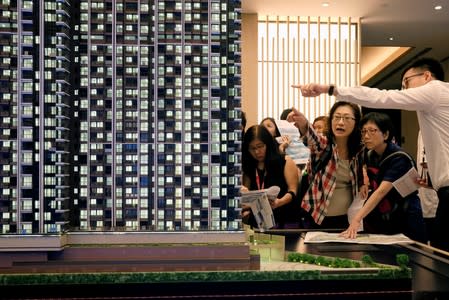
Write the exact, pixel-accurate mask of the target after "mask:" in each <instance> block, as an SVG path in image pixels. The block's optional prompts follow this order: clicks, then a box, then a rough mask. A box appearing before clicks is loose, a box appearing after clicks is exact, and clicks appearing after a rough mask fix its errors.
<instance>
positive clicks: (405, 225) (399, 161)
mask: <svg viewBox="0 0 449 300" xmlns="http://www.w3.org/2000/svg"><path fill="white" fill-rule="evenodd" d="M360 125H361V127H362V130H361V134H362V140H363V142H364V144H365V146H366V148H367V152H366V156H365V163H366V166H367V172H368V177H369V180H370V188H371V191H370V194H369V197H368V199H367V200H366V202H365V204H364V205H363V207H362V208H361V209H360V210H359V211H358V212H357V213H356V215H355V216H354V218H353V219H352V221H351V224H350V225H349V227H348V228H347V229H346V230H345V231H343V232H342V233H341V235H342V236H344V237H347V238H355V237H357V230H358V229H359V227H360V224H361V223H362V222H363V229H364V231H365V232H368V233H378V234H397V233H403V234H405V235H406V236H408V237H409V238H411V239H413V240H416V241H420V242H426V240H427V239H426V228H425V223H424V219H423V215H422V210H421V204H420V200H419V198H418V192H417V191H414V192H412V193H411V194H409V195H407V196H406V197H402V196H401V194H400V193H399V192H398V191H397V190H396V188H395V187H394V186H393V182H395V181H396V180H398V179H399V178H401V177H402V176H404V175H405V174H406V173H407V172H408V171H409V170H410V169H411V168H413V167H415V168H416V163H415V161H414V160H413V158H411V156H410V155H408V154H407V153H406V152H404V151H403V150H402V149H401V148H400V147H399V146H398V145H396V144H395V143H393V142H392V139H393V123H392V121H391V119H390V117H389V116H388V115H387V114H384V113H379V112H371V113H368V114H367V115H365V116H364V117H363V119H362V120H361V121H360Z"/></svg>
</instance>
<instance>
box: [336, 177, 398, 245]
mask: <svg viewBox="0 0 449 300" xmlns="http://www.w3.org/2000/svg"><path fill="white" fill-rule="evenodd" d="M392 188H393V184H392V183H391V182H389V181H382V182H381V183H380V185H379V187H378V188H377V189H376V190H375V191H374V192H373V193H372V194H371V196H370V197H369V198H368V200H366V203H365V205H363V207H362V208H361V209H360V210H359V211H358V212H357V214H356V215H355V216H354V218H353V219H352V221H351V224H349V227H348V229H346V230H345V231H343V232H342V233H341V234H340V235H341V236H343V237H345V238H350V239H355V238H356V237H357V230H358V229H359V226H360V224H361V223H362V220H363V218H364V217H366V216H367V215H368V214H369V213H370V212H371V211H372V210H373V209H375V207H376V206H377V204H379V202H380V201H381V200H382V199H383V198H384V197H385V195H387V194H388V192H389V191H390V190H391V189H392Z"/></svg>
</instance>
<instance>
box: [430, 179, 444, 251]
mask: <svg viewBox="0 0 449 300" xmlns="http://www.w3.org/2000/svg"><path fill="white" fill-rule="evenodd" d="M437 194H438V207H437V213H436V215H435V222H434V224H433V234H432V235H431V238H432V239H431V241H430V245H432V246H433V247H435V248H439V249H442V250H444V251H449V233H448V229H449V186H446V187H442V188H440V189H439V190H438V191H437Z"/></svg>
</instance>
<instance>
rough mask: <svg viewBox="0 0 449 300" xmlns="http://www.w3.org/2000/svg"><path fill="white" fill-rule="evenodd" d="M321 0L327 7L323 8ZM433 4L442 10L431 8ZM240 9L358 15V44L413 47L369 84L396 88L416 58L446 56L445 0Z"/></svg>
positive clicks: (269, 3)
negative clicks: (359, 24) (406, 67)
mask: <svg viewBox="0 0 449 300" xmlns="http://www.w3.org/2000/svg"><path fill="white" fill-rule="evenodd" d="M323 2H328V3H329V6H328V7H323V6H322V5H321V4H322V3H323ZM436 5H441V6H443V8H442V10H435V9H434V6H436ZM242 12H243V13H257V14H259V15H267V14H270V15H283V16H287V15H288V16H296V15H301V16H324V17H327V16H345V17H359V18H360V20H361V37H362V41H361V43H362V46H407V47H413V50H412V51H410V52H409V53H408V54H407V55H405V56H403V57H402V58H401V59H399V60H397V61H396V62H394V63H393V64H392V65H390V66H389V67H387V68H386V69H384V71H383V72H381V74H379V75H376V76H375V77H374V78H372V79H371V80H370V81H369V82H368V83H367V85H371V86H376V87H380V88H397V87H398V84H400V73H401V72H402V69H403V68H404V66H405V65H407V64H408V63H409V62H410V61H411V60H413V59H415V58H416V57H419V56H430V57H434V58H436V59H438V60H440V61H446V60H447V59H449V0H322V1H321V0H242ZM390 37H393V38H394V40H393V41H391V40H389V38H390Z"/></svg>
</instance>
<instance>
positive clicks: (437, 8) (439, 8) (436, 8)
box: [433, 5, 443, 10]
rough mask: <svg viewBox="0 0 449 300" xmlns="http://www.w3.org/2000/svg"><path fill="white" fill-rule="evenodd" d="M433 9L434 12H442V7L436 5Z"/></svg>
mask: <svg viewBox="0 0 449 300" xmlns="http://www.w3.org/2000/svg"><path fill="white" fill-rule="evenodd" d="M433 9H435V10H442V9H443V6H441V5H437V6H435V7H434V8H433Z"/></svg>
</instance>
